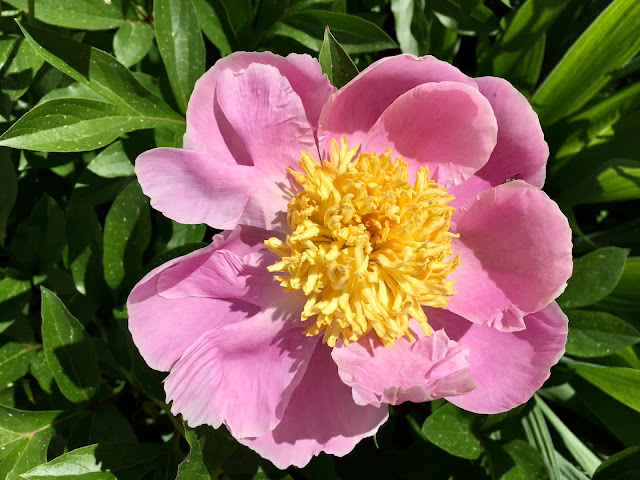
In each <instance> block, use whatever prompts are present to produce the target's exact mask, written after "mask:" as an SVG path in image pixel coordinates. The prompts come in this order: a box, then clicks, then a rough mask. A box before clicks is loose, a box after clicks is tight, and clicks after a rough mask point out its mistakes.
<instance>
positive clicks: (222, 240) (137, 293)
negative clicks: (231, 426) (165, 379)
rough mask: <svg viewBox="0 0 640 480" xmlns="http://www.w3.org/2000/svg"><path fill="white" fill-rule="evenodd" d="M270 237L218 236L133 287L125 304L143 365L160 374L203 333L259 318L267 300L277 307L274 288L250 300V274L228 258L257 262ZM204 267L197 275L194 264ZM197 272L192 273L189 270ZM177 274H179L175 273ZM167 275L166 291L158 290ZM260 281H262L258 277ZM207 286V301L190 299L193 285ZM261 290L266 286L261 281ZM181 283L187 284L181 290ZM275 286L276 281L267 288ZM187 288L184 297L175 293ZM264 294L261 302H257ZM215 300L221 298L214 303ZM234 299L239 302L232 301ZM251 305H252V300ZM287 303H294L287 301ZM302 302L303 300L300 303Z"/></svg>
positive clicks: (251, 233) (247, 233)
mask: <svg viewBox="0 0 640 480" xmlns="http://www.w3.org/2000/svg"><path fill="white" fill-rule="evenodd" d="M268 233H269V232H265V231H264V230H259V229H255V228H250V227H244V228H242V229H237V230H235V231H233V232H227V233H223V234H220V235H216V236H215V237H214V240H213V243H212V244H211V245H209V246H208V247H205V248H202V249H200V250H196V251H195V252H192V253H190V254H188V255H185V256H182V257H179V258H175V259H173V260H170V261H169V262H167V263H165V264H164V265H161V266H160V267H157V268H155V269H154V270H152V271H151V272H149V273H148V274H147V275H146V276H145V277H144V278H143V279H142V280H140V281H139V282H138V284H137V285H136V286H135V287H134V288H133V290H132V291H131V293H130V294H129V298H128V299H127V309H128V312H129V330H130V331H131V335H132V337H133V341H134V343H135V344H136V346H137V347H138V349H139V350H140V354H141V355H142V357H143V358H144V359H145V361H146V362H147V363H148V364H149V366H151V367H152V368H155V369H156V370H163V371H167V370H169V369H170V368H171V367H172V366H173V364H174V363H175V362H177V361H178V359H179V358H180V356H181V355H182V354H183V353H184V352H185V350H186V349H187V348H189V346H190V345H191V344H192V343H193V342H195V341H196V340H197V339H198V338H199V337H200V336H201V335H202V334H203V333H205V332H207V331H209V330H210V329H212V328H216V327H219V326H222V325H226V324H230V323H235V322H240V321H243V320H246V319H247V318H249V317H251V316H253V315H255V314H257V312H259V311H260V306H262V305H264V304H265V303H266V302H267V301H269V302H271V304H273V303H274V301H273V299H274V298H279V297H273V296H272V294H273V291H272V289H271V288H266V289H265V288H264V287H262V286H261V287H260V288H257V287H256V288H255V289H251V294H250V295H248V294H247V295H246V298H243V297H241V295H242V294H243V293H245V292H247V288H246V287H247V284H249V285H252V284H253V280H252V277H251V273H252V272H248V274H247V275H245V276H240V275H237V274H236V272H237V271H238V265H237V264H234V263H230V262H229V258H230V257H231V258H234V257H235V258H234V260H235V261H236V262H237V261H238V259H242V258H246V257H247V256H248V257H249V258H253V256H254V255H256V254H258V253H259V252H262V251H264V249H265V246H264V244H263V241H264V240H265V238H267V237H268ZM194 264H195V265H202V266H203V268H202V269H200V270H199V271H197V270H195V269H193V268H192V266H193V265H194ZM190 269H191V270H193V271H192V272H189V270H190ZM174 270H175V272H177V273H175V274H173V273H171V272H172V271H174ZM163 275H166V276H169V278H170V282H168V281H167V280H165V282H164V283H165V285H164V289H163V288H160V287H159V280H160V278H162V276H163ZM259 279H262V277H259ZM199 283H201V284H208V285H207V288H208V291H207V294H208V296H204V295H200V296H191V295H186V294H189V293H194V292H192V291H188V289H189V288H191V290H193V287H189V286H190V285H193V284H199ZM259 283H260V285H263V282H259ZM181 284H184V285H186V286H185V287H181ZM271 284H276V285H277V283H276V282H274V281H273V280H272V281H271V283H270V284H269V285H268V287H270V285H271ZM181 288H184V289H186V290H187V291H186V292H184V293H186V294H185V295H182V296H179V295H176V294H175V292H176V291H179V289H181ZM263 289H264V291H265V294H264V296H263V297H262V301H259V300H258V299H256V298H255V297H256V296H257V295H258V294H259V293H260V291H262V290H263ZM216 297H217V298H216ZM230 299H235V300H230ZM249 300H250V301H251V302H253V303H250V301H249ZM286 300H287V301H291V302H294V301H296V298H295V295H294V296H287V298H286ZM302 301H304V300H302Z"/></svg>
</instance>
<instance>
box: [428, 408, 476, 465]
mask: <svg viewBox="0 0 640 480" xmlns="http://www.w3.org/2000/svg"><path fill="white" fill-rule="evenodd" d="M476 418H477V417H476V416H475V415H474V414H472V413H469V412H466V411H464V410H461V409H460V408H458V407H456V406H455V405H453V404H451V403H447V404H446V405H444V406H443V407H441V408H439V409H438V410H436V411H435V412H433V413H432V414H431V415H429V416H428V417H427V419H426V420H425V421H424V424H423V425H422V432H423V433H424V435H425V437H427V438H428V439H429V441H430V442H431V443H433V444H434V445H437V446H438V447H440V448H442V449H443V450H446V451H447V452H449V453H450V454H452V455H455V456H456V457H462V458H467V459H470V460H473V459H476V458H478V457H479V456H480V454H481V453H482V451H483V448H482V444H481V443H480V440H478V438H477V437H476V435H475V433H474V432H473V430H472V424H473V422H474V420H475V419H476Z"/></svg>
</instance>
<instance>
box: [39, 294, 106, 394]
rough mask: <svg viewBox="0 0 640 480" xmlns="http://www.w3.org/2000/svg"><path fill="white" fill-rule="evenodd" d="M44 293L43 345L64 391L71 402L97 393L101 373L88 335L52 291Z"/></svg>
mask: <svg viewBox="0 0 640 480" xmlns="http://www.w3.org/2000/svg"><path fill="white" fill-rule="evenodd" d="M41 292H42V344H43V347H44V353H45V357H46V359H47V363H48V364H49V368H51V372H52V373H53V376H54V378H55V380H56V383H57V384H58V387H59V388H60V391H61V392H62V394H63V395H64V396H65V397H67V398H68V399H69V400H70V401H72V402H83V401H88V400H90V399H91V397H92V396H93V395H94V393H95V391H96V387H97V385H98V382H99V381H100V374H99V371H98V360H97V357H96V354H95V351H94V350H93V348H92V346H91V342H90V339H89V335H88V334H87V332H86V330H85V329H84V327H83V326H82V324H81V323H80V322H79V321H78V320H77V319H76V318H75V317H74V316H73V315H71V313H69V310H67V307H65V305H64V303H62V301H61V300H60V299H59V298H58V297H57V296H56V294H55V293H53V292H52V291H50V290H48V289H46V288H44V287H41Z"/></svg>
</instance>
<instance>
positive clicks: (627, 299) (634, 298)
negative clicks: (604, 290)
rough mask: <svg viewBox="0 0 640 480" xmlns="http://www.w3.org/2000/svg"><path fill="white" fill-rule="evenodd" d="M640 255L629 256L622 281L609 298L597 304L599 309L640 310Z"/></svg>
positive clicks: (614, 310)
mask: <svg viewBox="0 0 640 480" xmlns="http://www.w3.org/2000/svg"><path fill="white" fill-rule="evenodd" d="M638 285H640V257H631V258H628V259H627V261H626V262H625V264H624V269H623V270H622V275H621V277H620V281H619V282H618V284H617V285H616V287H615V288H614V289H613V292H611V293H610V294H609V295H608V296H607V298H605V299H604V300H602V301H600V302H599V303H598V304H597V308H598V309H603V310H611V311H612V312H640V289H639V288H638Z"/></svg>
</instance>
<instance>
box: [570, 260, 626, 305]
mask: <svg viewBox="0 0 640 480" xmlns="http://www.w3.org/2000/svg"><path fill="white" fill-rule="evenodd" d="M628 254H629V251H628V250H625V249H624V248H618V247H604V248H599V249H598V250H595V251H594V252H591V253H588V254H586V255H584V256H582V257H580V258H578V259H575V260H574V261H573V274H572V275H571V278H570V279H569V281H568V282H567V288H566V290H565V291H564V292H563V293H562V295H560V297H558V305H560V306H561V307H563V308H575V307H584V306H587V305H591V304H594V303H596V302H597V301H598V300H602V299H603V298H604V297H606V296H607V295H608V294H609V293H611V292H612V291H613V289H614V288H615V286H616V285H617V283H618V281H619V280H620V277H621V275H622V270H623V268H624V265H625V260H626V258H627V255H628Z"/></svg>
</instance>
